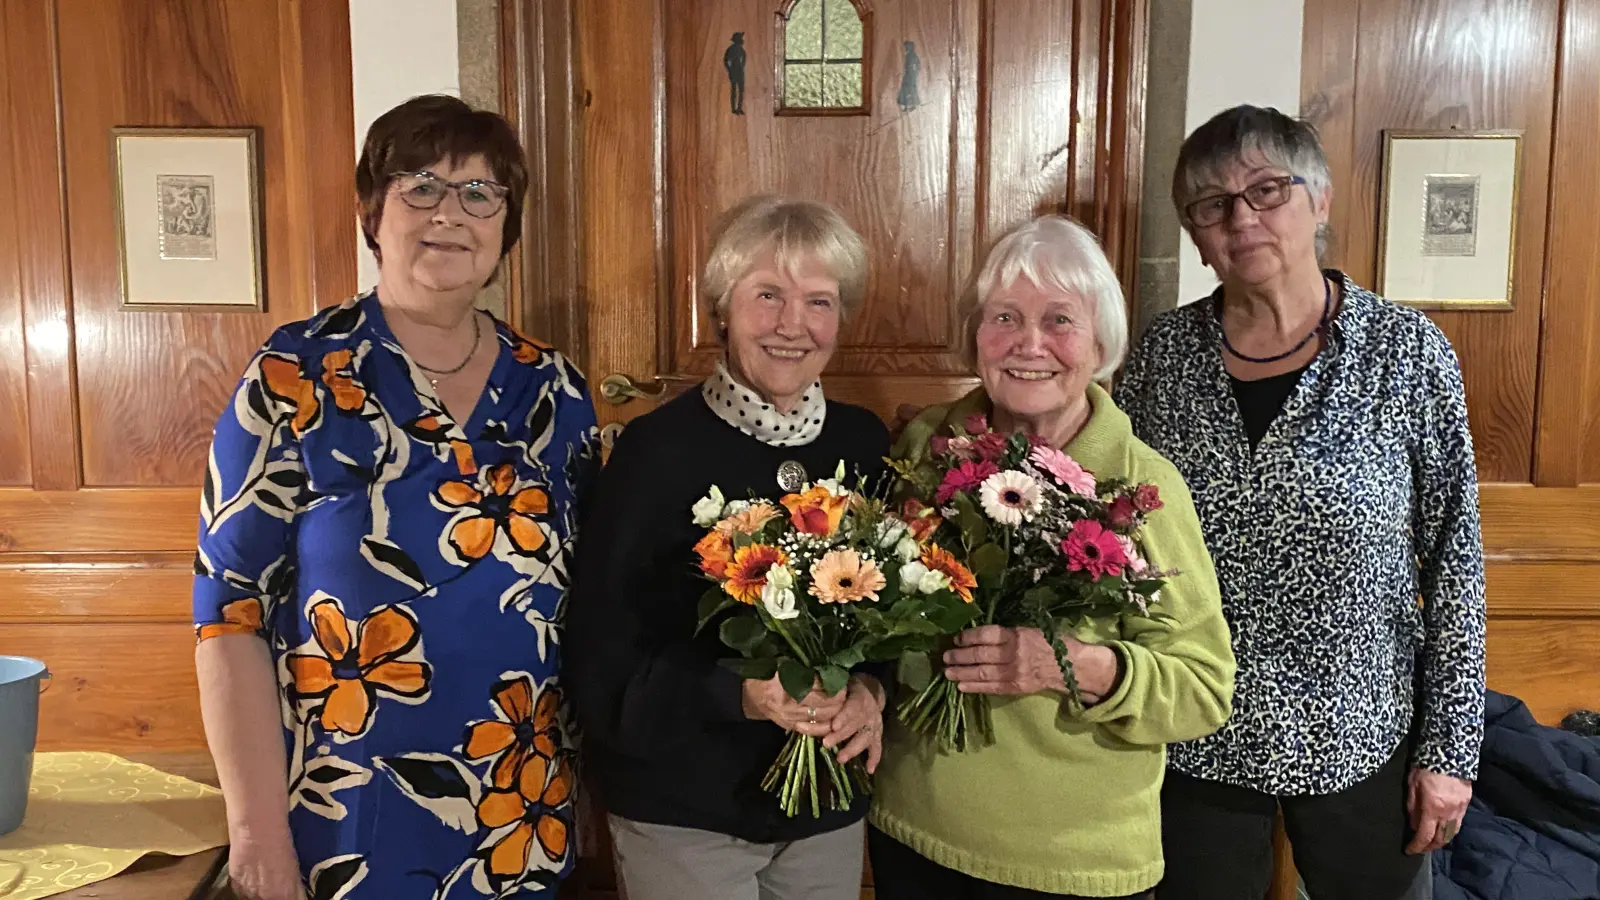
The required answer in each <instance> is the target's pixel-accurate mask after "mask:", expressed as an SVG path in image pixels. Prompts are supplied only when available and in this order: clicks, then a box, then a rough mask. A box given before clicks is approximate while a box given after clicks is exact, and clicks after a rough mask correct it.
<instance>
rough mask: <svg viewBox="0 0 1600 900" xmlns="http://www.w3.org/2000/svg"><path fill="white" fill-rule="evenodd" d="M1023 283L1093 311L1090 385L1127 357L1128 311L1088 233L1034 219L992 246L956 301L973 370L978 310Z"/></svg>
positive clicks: (1061, 220) (1062, 222)
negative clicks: (1096, 350)
mask: <svg viewBox="0 0 1600 900" xmlns="http://www.w3.org/2000/svg"><path fill="white" fill-rule="evenodd" d="M1021 278H1026V279H1027V280H1028V281H1030V282H1032V283H1033V284H1035V285H1036V286H1038V287H1040V288H1055V289H1056V290H1060V291H1063V292H1065V293H1068V294H1073V295H1075V296H1078V297H1080V298H1082V299H1083V300H1084V301H1085V302H1086V303H1088V304H1089V306H1090V308H1091V309H1093V310H1094V337H1095V342H1096V343H1097V344H1099V345H1100V368H1098V369H1096V370H1095V373H1094V377H1095V380H1096V381H1104V380H1105V379H1107V378H1110V377H1111V375H1112V373H1114V372H1116V371H1117V368H1118V367H1119V366H1121V365H1122V359H1123V357H1124V356H1126V355H1127V352H1128V306H1127V302H1126V301H1125V300H1124V299H1123V295H1122V283H1121V282H1119V281H1117V273H1116V270H1114V269H1112V268H1111V261H1110V260H1109V259H1106V253H1105V250H1104V249H1102V248H1101V246H1100V241H1099V239H1098V238H1096V237H1095V236H1094V233H1093V232H1091V231H1090V230H1089V229H1087V228H1085V227H1083V226H1082V225H1080V224H1078V223H1077V222H1075V221H1073V220H1072V219H1069V218H1067V217H1066V216H1057V215H1051V216H1040V217H1038V218H1037V219H1034V220H1032V221H1030V222H1026V223H1023V224H1022V225H1020V226H1018V227H1016V228H1014V229H1012V230H1011V231H1010V232H1008V233H1007V234H1006V235H1005V236H1004V237H1002V238H1000V240H998V241H996V242H995V245H994V247H992V248H991V249H990V250H989V255H988V257H987V258H985V259H984V262H983V268H981V269H979V270H978V274H977V276H976V277H974V278H973V279H972V284H971V285H970V286H969V287H968V289H967V292H966V294H965V296H964V297H963V298H962V307H963V308H962V314H963V315H962V341H963V346H962V352H963V355H964V357H965V358H966V361H967V364H968V365H969V366H971V367H973V368H977V361H978V325H979V323H980V321H981V319H982V316H983V305H984V303H986V302H987V301H988V299H989V296H990V295H991V294H993V293H994V292H995V290H997V289H999V290H1004V289H1006V288H1009V287H1011V286H1012V285H1013V284H1016V283H1017V280H1018V279H1021Z"/></svg>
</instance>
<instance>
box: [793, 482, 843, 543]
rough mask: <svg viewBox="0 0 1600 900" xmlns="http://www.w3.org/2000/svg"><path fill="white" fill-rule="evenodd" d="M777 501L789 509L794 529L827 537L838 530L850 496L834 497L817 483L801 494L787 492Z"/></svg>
mask: <svg viewBox="0 0 1600 900" xmlns="http://www.w3.org/2000/svg"><path fill="white" fill-rule="evenodd" d="M779 502H781V503H782V504H783V506H784V508H785V509H787V510H789V521H791V522H793V523H794V527H795V530H796V531H799V532H800V533H802V534H814V535H816V536H817V537H829V536H831V535H832V534H833V533H834V532H835V531H838V530H839V522H840V521H841V520H843V519H844V511H845V508H846V507H848V506H849V505H850V498H849V496H844V497H835V496H834V495H833V494H832V493H830V492H829V491H828V489H827V488H825V487H822V486H820V485H819V486H817V487H814V488H812V489H811V490H808V491H806V492H805V493H803V494H789V495H788V496H786V497H784V498H783V499H782V500H781V501H779Z"/></svg>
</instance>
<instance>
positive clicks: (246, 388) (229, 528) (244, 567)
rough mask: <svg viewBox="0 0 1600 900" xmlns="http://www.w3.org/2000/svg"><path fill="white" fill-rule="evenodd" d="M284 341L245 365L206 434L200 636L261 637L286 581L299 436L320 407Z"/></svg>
mask: <svg viewBox="0 0 1600 900" xmlns="http://www.w3.org/2000/svg"><path fill="white" fill-rule="evenodd" d="M287 337H288V336H287V335H286V334H284V333H282V332H280V333H279V334H277V335H274V336H273V338H272V340H270V341H269V342H268V343H267V346H266V347H265V348H263V349H262V350H261V352H260V353H258V354H256V356H255V358H254V359H252V360H251V361H250V364H249V365H248V366H246V367H245V374H244V378H243V379H242V380H241V381H240V384H239V388H238V389H237V390H236V391H234V394H233V399H232V401H231V402H230V403H229V405H228V408H227V409H226V410H225V411H224V412H223V414H222V417H221V419H220V420H219V421H218V423H217V427H216V431H215V433H214V435H213V438H212V443H211V455H210V459H209V461H208V464H207V470H206V478H205V487H204V489H203V490H202V492H201V502H200V538H199V550H198V551H197V552H196V554H195V563H194V571H195V583H194V621H195V631H196V634H197V636H198V639H199V640H206V639H208V638H213V637H217V636H218V635H223V634H258V635H261V636H263V637H265V636H266V628H265V622H266V618H267V615H268V613H269V611H270V610H271V609H272V607H273V605H274V604H275V603H276V601H278V600H279V599H282V598H283V597H284V596H285V595H286V593H287V592H288V589H289V585H290V583H291V582H292V579H293V569H294V565H293V562H292V561H291V554H292V552H293V546H292V536H293V533H294V520H295V515H296V513H297V512H298V511H299V508H300V506H301V505H302V503H303V502H304V500H305V499H306V497H305V496H304V492H305V489H306V472H305V467H304V466H303V465H302V464H301V460H300V448H299V444H298V436H299V434H301V433H303V432H304V431H305V430H306V429H308V428H310V427H312V426H313V425H314V424H315V422H316V420H317V419H318V417H319V415H320V410H319V409H318V400H317V397H316V394H315V392H314V391H308V390H306V389H305V388H306V387H309V385H308V383H307V382H305V381H303V380H302V379H301V378H300V377H299V372H300V360H299V359H298V358H297V357H296V356H294V355H293V354H291V353H288V352H285V351H284V350H282V349H279V348H280V347H281V346H282V345H284V344H286V343H289V341H288V340H287ZM336 402H337V401H336Z"/></svg>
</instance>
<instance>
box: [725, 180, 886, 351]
mask: <svg viewBox="0 0 1600 900" xmlns="http://www.w3.org/2000/svg"><path fill="white" fill-rule="evenodd" d="M767 253H771V254H772V255H773V256H774V257H775V258H776V260H777V264H778V268H779V269H780V270H782V271H784V272H786V273H788V274H791V275H792V274H794V272H795V271H796V269H797V268H798V267H799V266H800V265H802V264H803V263H806V262H811V261H815V262H817V263H819V264H821V266H822V267H823V268H824V269H826V270H827V271H828V274H830V275H832V276H833V277H834V278H835V279H837V280H838V282H839V307H840V308H839V318H840V320H841V321H843V320H848V319H849V318H850V317H851V316H852V315H854V314H855V312H856V311H857V310H858V309H860V308H861V301H862V299H863V298H864V296H865V294H866V286H867V244H866V241H864V240H862V239H861V235H859V234H857V233H856V230H855V229H854V228H851V227H850V223H849V222H846V221H845V219H844V216H843V215H841V214H840V213H839V211H838V210H837V209H834V208H833V207H832V206H829V205H828V204H826V203H818V202H816V201H813V200H795V199H791V198H788V197H777V196H773V195H771V194H758V195H756V196H753V197H748V198H746V199H744V200H742V201H740V202H739V204H738V205H736V206H734V207H733V208H732V209H729V210H728V211H727V212H725V213H723V214H722V216H721V218H719V219H718V221H717V224H716V227H715V228H714V229H713V230H712V233H711V253H710V255H709V256H708V257H707V258H706V268H705V273H704V275H703V276H702V277H701V279H700V290H701V293H702V295H703V296H704V297H705V298H706V299H707V300H709V301H710V303H711V310H712V313H713V315H715V316H716V318H717V321H718V322H719V323H723V322H724V321H725V319H726V318H727V315H728V299H729V298H730V297H731V296H732V294H733V289H734V286H736V285H737V284H738V283H739V280H740V279H742V278H744V277H745V276H746V275H748V274H750V270H751V269H753V268H755V265H756V263H757V262H758V261H759V260H760V259H761V257H762V256H763V255H765V254H767ZM722 330H724V329H722V328H721V327H719V329H718V331H719V333H720V332H721V331H722Z"/></svg>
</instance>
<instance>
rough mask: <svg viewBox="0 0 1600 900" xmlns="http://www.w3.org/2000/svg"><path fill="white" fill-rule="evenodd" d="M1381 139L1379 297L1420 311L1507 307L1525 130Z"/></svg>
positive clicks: (1394, 133) (1398, 134)
mask: <svg viewBox="0 0 1600 900" xmlns="http://www.w3.org/2000/svg"><path fill="white" fill-rule="evenodd" d="M1383 141H1384V143H1383V180H1382V191H1383V198H1382V201H1383V202H1382V210H1383V211H1382V218H1381V219H1380V221H1379V225H1378V228H1379V231H1378V285H1377V289H1378V293H1380V294H1382V295H1383V296H1385V297H1388V298H1389V299H1390V300H1393V301H1395V302H1397V303H1404V304H1406V305H1408V306H1415V307H1418V308H1420V309H1438V310H1448V309H1456V310H1461V309H1472V310H1507V309H1511V308H1512V306H1513V302H1514V298H1513V296H1512V288H1513V277H1512V276H1513V269H1514V267H1513V261H1514V254H1515V251H1516V235H1517V204H1518V202H1519V199H1520V196H1521V193H1520V190H1519V184H1520V181H1521V177H1522V171H1521V170H1522V132H1520V131H1459V130H1454V129H1451V130H1443V131H1401V130H1391V131H1386V132H1384V136H1383Z"/></svg>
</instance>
